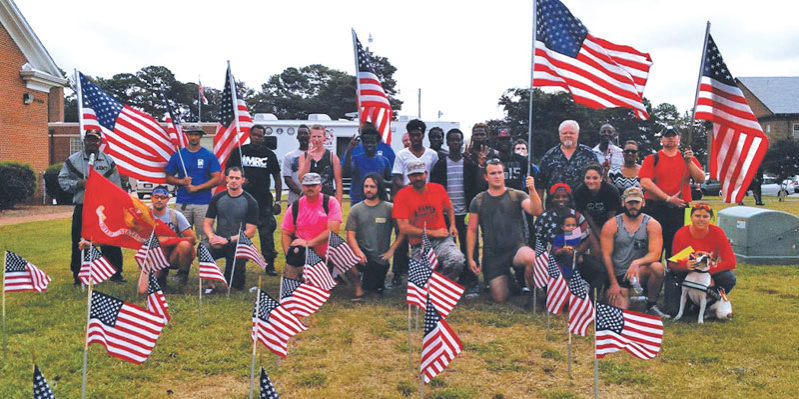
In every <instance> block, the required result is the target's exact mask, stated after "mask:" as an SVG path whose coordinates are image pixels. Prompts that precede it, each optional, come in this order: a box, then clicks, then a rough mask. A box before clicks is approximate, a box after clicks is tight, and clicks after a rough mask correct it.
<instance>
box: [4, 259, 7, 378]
mask: <svg viewBox="0 0 799 399" xmlns="http://www.w3.org/2000/svg"><path fill="white" fill-rule="evenodd" d="M7 262H8V251H5V254H3V363H5V361H6V348H7V345H8V343H7V342H6V267H7Z"/></svg>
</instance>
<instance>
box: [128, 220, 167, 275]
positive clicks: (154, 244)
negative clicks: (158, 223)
mask: <svg viewBox="0 0 799 399" xmlns="http://www.w3.org/2000/svg"><path fill="white" fill-rule="evenodd" d="M133 258H134V259H136V263H137V264H138V265H139V268H140V269H145V268H147V260H148V259H149V260H150V264H151V265H152V270H163V269H166V268H168V267H169V259H167V258H166V254H165V253H164V249H163V248H161V244H160V243H159V242H158V237H156V236H155V230H153V232H152V234H150V238H148V239H147V241H146V242H145V243H144V244H142V246H141V248H139V250H138V251H136V255H133Z"/></svg>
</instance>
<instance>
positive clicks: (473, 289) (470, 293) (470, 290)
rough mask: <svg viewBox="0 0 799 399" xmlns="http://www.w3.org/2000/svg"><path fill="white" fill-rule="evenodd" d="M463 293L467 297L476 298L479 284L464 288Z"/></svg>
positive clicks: (478, 294) (478, 293) (478, 292)
mask: <svg viewBox="0 0 799 399" xmlns="http://www.w3.org/2000/svg"><path fill="white" fill-rule="evenodd" d="M464 295H465V296H466V297H467V298H477V297H478V296H480V284H472V285H470V286H468V287H467V288H466V291H465V292H464Z"/></svg>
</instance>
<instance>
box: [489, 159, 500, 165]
mask: <svg viewBox="0 0 799 399" xmlns="http://www.w3.org/2000/svg"><path fill="white" fill-rule="evenodd" d="M486 163H487V164H489V165H501V164H502V161H501V160H500V159H499V158H491V159H489V160H488V161H486Z"/></svg>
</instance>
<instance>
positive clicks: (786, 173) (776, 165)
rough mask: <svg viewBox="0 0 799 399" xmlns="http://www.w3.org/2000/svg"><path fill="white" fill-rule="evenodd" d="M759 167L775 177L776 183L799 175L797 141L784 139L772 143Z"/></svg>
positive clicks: (798, 146)
mask: <svg viewBox="0 0 799 399" xmlns="http://www.w3.org/2000/svg"><path fill="white" fill-rule="evenodd" d="M761 167H762V168H763V170H765V171H766V172H768V173H771V174H773V175H775V176H777V181H783V180H785V179H787V178H788V177H790V176H793V175H796V174H799V141H798V140H795V139H793V138H785V139H781V140H777V141H774V142H772V143H771V145H769V149H768V152H766V155H765V156H764V157H763V163H762V166H761Z"/></svg>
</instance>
